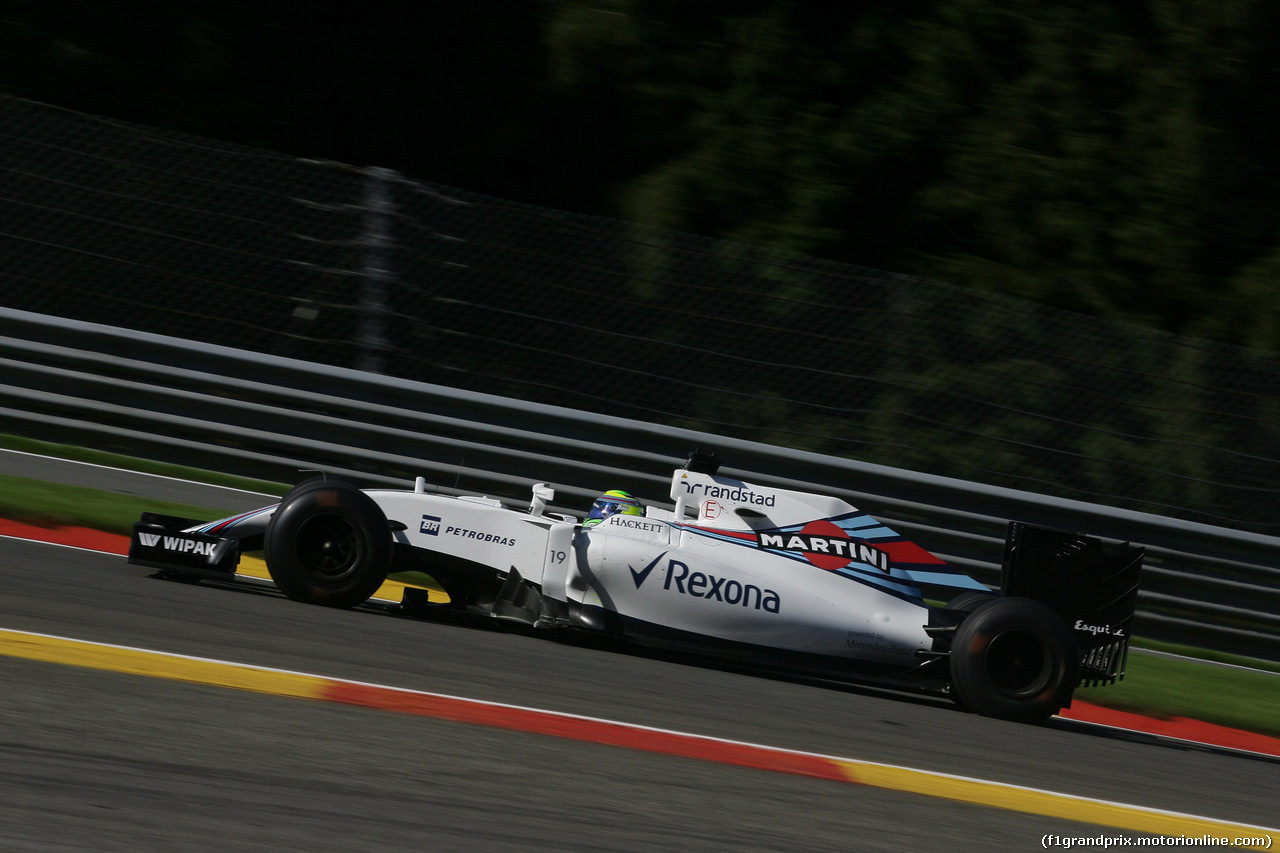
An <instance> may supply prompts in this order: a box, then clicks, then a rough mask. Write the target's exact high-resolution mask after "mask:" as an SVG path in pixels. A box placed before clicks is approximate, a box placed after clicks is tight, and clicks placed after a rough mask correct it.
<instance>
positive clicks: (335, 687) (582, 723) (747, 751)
mask: <svg viewBox="0 0 1280 853" xmlns="http://www.w3.org/2000/svg"><path fill="white" fill-rule="evenodd" d="M321 698H323V699H327V700H329V701H331V702H342V703H344V704H347V705H359V706H361V707H365V708H378V709H381V710H385V711H397V712H399V713H402V714H414V715H417V716H423V717H434V718H436V719H441V720H453V721H455V722H460V723H474V724H478V725H482V726H491V727H494V728H500V729H513V730H515V731H521V732H529V733H533V734H542V735H551V736H553V737H561V738H568V739H570V740H577V741H584V742H587V743H598V744H605V745H608V746H620V747H624V748H626V749H635V750H642V751H644V752H656V753H660V754H662V755H677V756H683V757H686V758H697V759H702V760H704V761H715V762H718V763H721V764H733V765H736V766H738V767H751V768H755V769H758V770H772V771H775V772H779V773H791V774H794V775H798V776H816V777H818V778H821V779H834V780H838V781H848V777H847V776H846V775H845V774H843V773H842V772H841V771H840V768H839V765H838V764H837V763H836V762H834V761H832V760H830V759H826V758H822V757H821V756H816V755H804V754H797V753H791V752H784V751H781V750H774V749H770V748H768V747H764V746H755V745H752V744H744V743H732V742H728V741H721V740H716V739H714V738H708V737H700V736H698V735H690V734H680V733H678V732H668V731H660V730H655V729H647V728H644V727H643V726H632V725H628V724H626V723H615V722H608V721H605V720H592V719H586V718H583V717H573V716H569V715H565V714H556V713H552V712H550V711H537V710H533V709H531V708H516V707H512V706H509V705H494V704H490V703H488V702H480V701H477V700H472V699H460V698H457V697H452V696H439V695H434V694H430V693H413V692H408V691H402V690H393V689H390V688H386V687H376V686H373V685H364V684H349V683H345V682H340V681H335V682H332V683H330V684H329V685H328V686H327V687H326V688H325V689H324V690H323V691H322V694H321Z"/></svg>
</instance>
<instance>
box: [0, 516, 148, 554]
mask: <svg viewBox="0 0 1280 853" xmlns="http://www.w3.org/2000/svg"><path fill="white" fill-rule="evenodd" d="M0 536H14V537H17V538H19V539H34V540H35V541H37V542H53V543H55V544H57V545H71V546H73V547H76V548H88V549H89V550H91V551H103V552H105V553H107V554H128V553H129V537H128V536H123V535H121V534H119V533H103V532H102V531H101V530H90V529H89V528H87V527H37V526H36V525H34V524H25V523H23V522H21V521H8V520H6V519H0Z"/></svg>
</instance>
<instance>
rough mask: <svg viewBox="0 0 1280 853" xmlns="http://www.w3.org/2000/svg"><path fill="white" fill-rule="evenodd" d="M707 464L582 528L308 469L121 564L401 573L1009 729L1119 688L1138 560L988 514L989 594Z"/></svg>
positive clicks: (882, 531)
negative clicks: (364, 486) (993, 553)
mask: <svg viewBox="0 0 1280 853" xmlns="http://www.w3.org/2000/svg"><path fill="white" fill-rule="evenodd" d="M718 469H719V463H718V462H717V461H716V459H715V457H714V455H709V454H702V453H694V454H693V455H691V456H690V458H689V460H688V461H687V462H686V463H685V464H684V466H683V467H680V468H677V469H676V471H675V472H674V474H673V475H672V478H671V492H670V497H671V500H672V501H673V502H674V507H673V508H672V509H659V508H656V507H648V508H646V509H645V510H644V511H643V514H640V510H639V508H638V507H633V508H632V509H631V512H633V513H634V514H626V513H625V512H618V513H614V514H611V515H609V514H607V510H606V512H605V513H597V514H598V515H602V516H604V517H603V518H602V519H600V520H597V519H591V520H590V522H589V523H587V524H583V523H580V522H579V521H578V519H576V518H574V517H572V516H567V515H561V514H557V513H549V512H547V511H546V509H547V502H548V501H549V500H551V499H552V498H553V497H554V492H553V490H552V489H551V488H550V487H549V486H547V485H545V484H539V485H535V486H534V487H533V500H532V503H531V505H530V506H529V508H528V509H527V510H523V511H518V510H514V509H510V508H507V507H506V506H505V505H504V504H503V503H502V502H500V501H498V500H495V499H492V498H486V497H475V496H461V497H453V496H448V495H439V494H431V493H428V492H427V491H426V490H425V488H424V486H423V481H422V479H421V478H419V480H418V482H417V484H416V487H415V489H414V490H413V491H406V490H392V489H369V490H361V489H359V488H357V487H356V486H354V485H352V484H351V483H349V482H347V481H345V480H341V479H335V478H331V477H318V478H315V479H311V480H308V481H305V482H303V483H301V484H299V485H298V486H296V487H294V488H293V490H292V491H290V492H289V493H288V494H287V495H285V496H284V498H283V499H282V500H281V502H280V503H279V504H277V505H275V506H269V507H265V508H263V509H259V510H256V511H253V512H249V513H245V514H241V515H236V516H233V517H230V518H224V519H220V520H218V521H213V522H207V523H201V522H198V521H194V520H192V519H180V518H173V517H169V516H160V515H154V514H150V513H147V514H144V515H143V518H142V521H140V522H139V523H137V524H135V525H134V530H133V536H132V540H131V542H130V547H129V562H131V563H135V564H138V565H143V566H150V567H154V568H158V569H162V570H164V571H166V572H168V573H177V574H183V575H189V576H195V577H221V578H234V576H235V569H236V565H237V563H238V560H239V555H240V553H241V552H242V551H252V550H258V549H263V550H264V551H265V558H266V563H267V568H268V571H269V572H270V574H271V578H272V579H273V580H274V581H275V583H276V585H277V586H278V587H279V588H280V589H281V590H282V591H283V592H284V594H285V595H287V596H288V597H289V598H292V599H295V600H297V601H303V602H310V603H313V604H324V605H329V606H333V607H353V606H355V605H357V604H360V603H362V602H364V601H365V600H366V599H368V598H369V597H370V596H371V595H372V594H373V593H374V592H375V591H376V590H378V589H379V587H380V586H381V585H382V583H383V582H384V580H385V579H386V577H387V575H388V573H395V572H406V571H414V572H423V573H426V574H428V575H430V576H431V577H432V578H434V579H435V580H436V581H437V582H438V583H439V584H440V586H441V587H442V588H443V589H444V590H445V592H447V593H448V597H449V603H448V605H431V606H424V601H425V599H424V598H423V595H422V593H423V591H422V590H415V589H413V588H410V589H407V590H406V593H405V600H404V603H403V605H402V606H403V607H404V609H405V610H406V611H407V612H415V613H416V612H423V611H426V610H430V609H431V608H432V607H440V606H447V607H448V608H451V609H453V610H455V611H456V610H461V611H465V612H470V613H476V614H483V615H485V616H488V617H494V618H499V619H505V620H515V621H517V622H521V623H525V624H527V625H529V626H532V627H534V628H537V629H564V630H578V631H591V632H606V633H608V634H612V635H615V636H619V637H623V638H627V639H630V640H634V641H638V642H641V643H645V644H653V645H659V646H662V647H665V648H668V649H678V650H681V651H683V652H686V653H688V654H690V655H691V656H698V657H705V656H711V657H716V658H720V659H729V660H740V661H749V662H750V663H751V664H752V665H760V664H766V665H768V666H771V667H781V668H783V669H785V670H787V671H792V672H802V673H806V674H817V675H822V676H825V677H838V678H843V679H846V680H850V681H870V682H874V683H877V684H881V685H887V686H892V687H896V688H902V689H908V690H915V691H921V692H926V693H933V694H937V695H947V696H951V697H952V698H953V699H954V700H955V701H956V702H958V703H959V704H961V705H962V706H965V707H967V708H969V709H971V710H973V711H976V712H978V713H981V714H986V715H989V716H993V717H1000V718H1004V719H1010V720H1021V721H1036V720H1041V719H1044V718H1046V717H1048V716H1051V715H1053V714H1055V713H1057V712H1058V711H1059V710H1060V709H1061V708H1063V707H1065V706H1067V705H1069V704H1070V702H1071V696H1072V693H1073V691H1074V690H1075V688H1076V686H1077V685H1078V684H1082V683H1085V684H1109V683H1113V682H1114V681H1116V680H1117V679H1119V678H1122V677H1123V672H1124V663H1125V656H1126V652H1127V649H1128V644H1129V623H1130V621H1131V619H1132V617H1133V613H1134V606H1135V602H1136V598H1137V588H1138V577H1139V574H1140V572H1141V566H1142V557H1143V551H1142V549H1141V548H1134V547H1130V546H1129V545H1128V544H1127V543H1124V544H1120V543H1112V544H1104V543H1103V542H1102V541H1101V540H1098V539H1094V538H1091V537H1087V536H1081V535H1077V534H1071V533H1062V532H1058V531H1054V530H1050V529H1047V528H1042V527H1033V526H1030V525H1025V524H1020V523H1016V522H1015V523H1010V525H1009V533H1008V539H1007V541H1006V544H1005V552H1004V564H1003V569H1002V574H1001V590H1000V592H999V594H996V593H994V592H992V591H991V590H989V589H988V588H987V587H986V586H984V585H983V584H981V583H979V582H977V581H975V580H973V579H972V578H970V577H968V576H966V575H964V574H963V573H961V572H959V571H958V570H956V569H955V568H953V567H951V566H949V565H947V564H946V563H945V562H943V561H942V560H940V559H939V558H937V557H935V556H933V555H932V554H930V553H929V552H928V551H926V550H924V549H923V548H921V547H919V546H918V545H915V544H913V543H911V542H908V541H907V540H905V539H903V538H902V537H901V536H899V535H898V534H896V533H895V532H894V531H893V530H891V529H889V528H888V527H887V526H885V525H884V524H882V523H881V522H879V521H877V520H876V519H874V518H872V517H871V516H870V515H868V514H866V513H865V512H862V511H860V510H858V509H855V508H854V507H852V506H850V505H849V504H848V503H846V502H844V501H843V500H840V499H838V498H834V497H826V496H822V495H817V494H809V493H805V492H799V491H791V490H786V489H777V488H770V487H766V486H760V485H753V484H751V483H746V482H742V481H739V480H734V479H730V478H728V477H724V476H719V475H718V474H717V471H718ZM624 502H625V501H624ZM926 590H927V591H928V593H929V594H930V596H931V597H934V596H939V597H937V598H936V601H938V602H945V603H939V604H935V605H931V604H929V603H926V600H925V591H926Z"/></svg>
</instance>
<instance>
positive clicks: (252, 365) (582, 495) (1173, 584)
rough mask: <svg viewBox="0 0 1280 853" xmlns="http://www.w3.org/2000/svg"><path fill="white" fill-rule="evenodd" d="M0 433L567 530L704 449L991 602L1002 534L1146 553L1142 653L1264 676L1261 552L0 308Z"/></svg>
mask: <svg viewBox="0 0 1280 853" xmlns="http://www.w3.org/2000/svg"><path fill="white" fill-rule="evenodd" d="M0 423H2V424H3V426H0V431H5V432H13V433H18V434H24V435H30V436H37V437H40V438H43V439H48V440H53V441H65V442H70V443H76V444H83V445H86V446H91V447H97V448H100V449H103V450H111V451H115V452H121V453H126V454H131V455H137V456H142V457H146V458H151V459H157V460H162V461H169V462H174V463H179V464H184V465H189V466H194V467H199V468H205V469H210V470H218V471H225V472H228V473H236V474H242V475H246V476H253V477H258V478H262V479H269V480H275V481H279V482H284V483H290V482H293V481H295V480H297V479H298V478H299V476H300V475H299V471H301V470H308V469H324V470H328V471H332V472H340V473H346V474H349V475H353V476H355V477H357V478H360V479H361V480H363V481H364V482H366V483H369V484H389V485H398V486H407V485H408V484H409V483H411V482H412V480H413V478H414V477H415V476H419V475H420V476H424V477H426V478H427V480H428V481H429V482H430V483H432V485H433V486H434V487H435V488H436V489H438V490H439V491H442V492H445V493H450V494H457V493H462V492H472V493H474V492H483V493H488V494H490V495H493V496H497V497H505V498H510V499H513V500H520V499H524V498H525V496H526V495H527V494H528V488H529V485H530V484H531V483H534V482H550V483H551V484H552V485H553V486H555V488H556V496H557V505H558V506H557V507H556V508H557V509H559V510H561V511H565V512H575V511H576V512H579V513H580V512H581V511H582V509H583V508H584V507H586V506H588V505H589V503H590V501H591V499H592V498H594V497H595V496H596V495H597V494H598V493H599V492H600V491H601V490H603V489H608V488H625V489H628V490H630V491H633V492H635V493H637V494H639V495H641V496H642V497H648V498H651V499H656V500H664V499H665V497H666V492H667V490H668V488H669V482H670V481H669V477H670V471H671V468H672V465H673V464H674V463H677V462H679V461H682V460H683V459H684V458H685V456H686V455H687V453H688V451H689V450H691V449H693V448H695V447H701V448H703V449H715V450H716V451H717V452H718V453H719V455H720V457H721V459H722V460H723V461H724V463H725V466H724V469H723V470H724V472H725V473H726V474H729V475H731V476H734V477H739V478H742V479H745V480H749V481H753V482H758V483H761V484H770V485H775V486H782V487H788V488H805V489H816V490H819V491H825V492H828V493H831V494H835V495H839V496H840V497H843V498H845V499H846V500H848V501H849V502H850V503H852V504H854V505H855V506H861V507H865V508H867V509H868V510H869V511H871V512H872V513H873V514H875V515H876V516H877V517H879V518H881V519H882V520H884V521H885V522H887V523H888V524H890V525H891V526H893V527H895V528H897V529H899V531H900V532H901V533H903V534H904V535H906V536H908V537H910V538H912V539H914V540H916V541H917V542H919V543H920V544H921V545H922V546H924V547H926V548H928V549H929V550H931V551H933V552H934V553H936V554H938V555H939V556H940V557H942V558H944V559H946V560H948V561H950V562H952V563H954V564H955V565H957V566H959V567H962V568H964V569H965V570H967V571H969V572H970V573H971V574H973V575H974V576H975V577H977V578H978V579H980V580H982V581H984V582H987V583H989V584H992V585H995V584H996V583H997V582H998V578H999V564H1000V560H1001V557H1002V553H1003V542H1004V535H1005V527H1006V524H1007V522H1008V521H1011V520H1013V521H1023V522H1028V523H1032V524H1044V525H1049V526H1053V527H1058V528H1063V529H1071V530H1075V531H1079V532H1082V533H1088V534H1090V535H1093V536H1099V537H1102V538H1104V539H1113V540H1124V541H1131V542H1133V543H1135V544H1140V545H1143V546H1145V547H1146V549H1147V559H1146V570H1145V572H1144V576H1143V589H1142V591H1141V592H1140V594H1139V612H1138V618H1137V620H1136V623H1135V632H1136V633H1137V634H1138V635H1140V636H1146V637H1150V638H1152V639H1159V640H1164V641H1169V642H1178V643H1184V644H1186V645H1190V646H1198V647H1203V648H1209V649H1214V650H1218V651H1224V652H1231V653H1235V654H1243V655H1249V656H1253V657H1259V658H1267V659H1271V660H1280V538H1277V537H1270V536H1263V535H1259V534H1254V533H1246V532H1242V531H1236V530H1231V529H1228V528H1222V527H1212V526H1209V525H1204V524H1197V523H1194V522H1187V521H1180V520H1175V519H1169V518H1164V517H1161V516H1155V515H1148V514H1145V513H1138V512H1132V511H1129V510H1121V509H1114V508H1109V507H1105V506H1098V505H1094V504H1088V503H1083V502H1080V501H1072V500H1065V499H1061V498H1053V497H1046V496H1043V495H1037V494H1033V493H1030V492H1023V491H1016V490H1012V489H1006V488H998V487H992V486H984V485H981V484H977V483H971V482H966V481H961V480H955V479H950V478H946V477H937V476H931V475H928V474H922V473H918V472H913V471H905V470H900V469H894V468H887V467H885V466H881V465H873V464H868V463H863V462H858V461H856V460H850V459H843V458H838V457H831V456H822V455H819V454H814V453H808V452H804V451H799V450H790V449H786V448H780V447H775V446H772V445H766V444H760V443H757V442H749V441H742V440H739V439H735V438H732V437H728V436H719V435H712V434H708V433H702V432H695V431H692V430H684V429H676V428H671V427H666V426H659V425H655V424H649V423H644V422H640V421H633V420H626V419H623V418H614V417H608V416H604V415H597V414H591V413H585V412H580V411H575V410H571V409H564V408H558V407H554V406H546V405H537V404H531V403H525V402H521V401H519V400H512V399H508V398H503V397H497V396H492V395H487V394H482V393H475V392H471V391H462V390H458V389H454V388H448V387H445V386H440V385H429V384H425V383H419V382H410V381H406V380H401V379H395V378H391V377H386V376H382V375H378V374H372V373H365V372H361V371H357V370H350V369H344V368H337V367H330V366H324V365H318V364H314V363H310V362H304V361H298V360H293V359H287V358H280V357H276V356H268V355H262V354H259V353H252V352H247V351H244V350H237V349H233V348H230V347H220V346H213V345H209V344H197V343H192V342H189V341H185V340H181V339H177V338H169V337H164V336H160V335H153V334H144V333H138V332H133V331H129V330H126V329H119V328H114V327H109V326H102V325H96V324H92V323H84V322H78V321H72V320H65V319H60V318H54V317H49V316H45V315H39V314H31V313H27V312H23V311H16V310H12V309H6V308H0Z"/></svg>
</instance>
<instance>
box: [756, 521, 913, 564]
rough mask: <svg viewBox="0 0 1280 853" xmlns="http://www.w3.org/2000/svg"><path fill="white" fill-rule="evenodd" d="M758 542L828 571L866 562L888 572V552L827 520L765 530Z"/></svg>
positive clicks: (770, 549)
mask: <svg viewBox="0 0 1280 853" xmlns="http://www.w3.org/2000/svg"><path fill="white" fill-rule="evenodd" d="M758 544H759V546H760V547H761V548H763V549H765V550H767V551H780V552H782V553H784V554H788V555H794V556H797V557H800V558H803V559H805V560H808V561H809V562H810V563H812V564H813V565H815V566H817V567H818V568H820V569H826V570H827V571H829V572H834V571H836V570H837V569H843V568H844V567H845V566H847V565H849V564H850V563H866V564H868V565H871V566H875V567H876V568H878V569H880V570H881V571H885V572H888V571H889V555H888V553H886V552H884V551H881V550H880V549H879V548H877V547H875V546H874V545H871V544H869V543H867V542H862V541H860V540H856V539H850V538H849V534H848V533H847V532H845V530H844V528H842V527H840V526H839V525H837V524H833V523H832V522H830V521H827V520H826V519H820V520H818V521H810V522H809V523H808V524H806V525H804V526H803V527H797V528H788V529H785V530H763V531H761V532H760V533H759V535H758Z"/></svg>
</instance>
